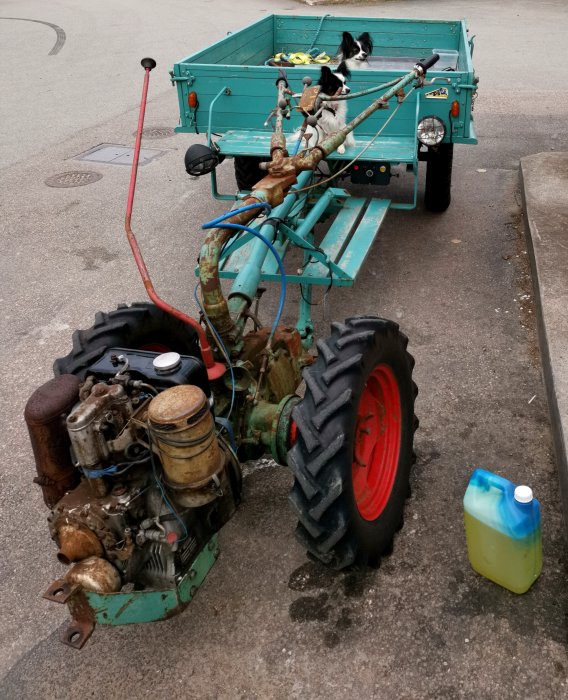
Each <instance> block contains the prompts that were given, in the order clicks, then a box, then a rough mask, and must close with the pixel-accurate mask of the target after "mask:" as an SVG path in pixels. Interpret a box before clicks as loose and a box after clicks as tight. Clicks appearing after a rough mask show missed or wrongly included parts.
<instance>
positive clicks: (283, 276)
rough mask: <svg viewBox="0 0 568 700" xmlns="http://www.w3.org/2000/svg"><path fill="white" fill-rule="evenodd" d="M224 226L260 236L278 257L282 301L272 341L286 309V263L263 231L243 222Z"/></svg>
mask: <svg viewBox="0 0 568 700" xmlns="http://www.w3.org/2000/svg"><path fill="white" fill-rule="evenodd" d="M223 228H232V229H235V231H246V232H247V233H250V234H251V235H253V236H255V238H259V239H260V240H261V241H262V242H263V243H264V244H265V245H266V246H267V247H268V248H269V250H270V252H271V253H272V254H273V255H274V257H275V258H276V263H277V264H278V269H279V270H280V280H281V287H280V301H279V303H278V310H277V312H276V316H275V317H274V322H273V324H272V329H271V331H270V336H269V339H268V340H269V341H270V340H272V338H273V336H274V334H275V333H276V329H277V328H278V324H279V323H280V318H281V316H282V312H283V311H284V303H285V301H286V270H285V269H284V263H283V262H282V258H281V257H280V255H279V254H278V251H277V250H276V248H275V247H274V246H273V245H272V243H271V242H270V241H269V240H268V239H267V238H265V237H264V236H263V235H262V233H259V232H258V231H255V230H254V229H253V228H250V227H249V226H242V225H241V224H223Z"/></svg>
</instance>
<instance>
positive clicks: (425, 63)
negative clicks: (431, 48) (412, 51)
mask: <svg viewBox="0 0 568 700" xmlns="http://www.w3.org/2000/svg"><path fill="white" fill-rule="evenodd" d="M439 60H440V54H439V53H433V54H432V55H431V56H430V57H429V58H423V59H422V60H421V61H418V63H417V64H416V65H417V66H419V67H420V68H422V71H423V72H424V73H426V71H427V70H428V69H429V68H432V66H433V65H434V64H435V63H438V61H439Z"/></svg>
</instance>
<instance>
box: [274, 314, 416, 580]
mask: <svg viewBox="0 0 568 700" xmlns="http://www.w3.org/2000/svg"><path fill="white" fill-rule="evenodd" d="M331 328H332V334H331V336H330V337H329V338H328V339H327V340H325V341H323V340H320V341H318V343H317V346H318V350H319V354H318V358H317V360H316V361H315V363H314V364H313V365H311V366H310V367H308V368H306V369H305V370H304V379H305V382H306V392H305V395H304V398H303V399H302V401H301V402H300V403H299V404H298V405H297V406H296V408H295V409H294V412H293V414H292V417H293V421H294V424H295V425H294V426H293V434H294V433H295V441H294V444H293V446H292V447H291V449H290V451H289V452H288V464H289V465H290V467H291V469H292V471H293V474H294V485H293V487H292V490H291V492H290V503H291V505H292V508H293V510H294V511H295V513H296V515H297V516H298V526H297V529H296V537H297V539H298V540H299V541H300V543H301V544H302V545H303V546H304V547H305V548H306V549H307V551H308V553H309V554H311V555H312V556H313V557H315V558H317V559H319V560H320V561H322V562H323V563H325V564H327V565H328V566H330V567H331V568H334V569H343V568H345V567H348V566H351V565H356V566H363V567H364V566H367V565H369V566H377V565H378V564H379V562H380V557H381V556H382V555H386V554H388V553H390V551H392V546H393V538H394V535H395V533H396V532H397V531H398V530H399V529H400V528H401V527H402V523H403V512H404V503H405V500H406V498H407V496H408V495H409V493H410V486H409V475H410V468H411V465H412V463H413V461H414V459H415V458H414V451H413V439H414V431H415V430H416V428H417V427H418V420H417V419H416V417H415V415H414V400H415V397H416V395H417V393H418V389H417V387H416V384H414V382H413V381H412V369H413V367H414V359H413V358H412V356H411V355H410V354H409V353H408V352H407V350H406V346H407V344H408V339H407V338H406V336H405V335H404V334H403V333H401V332H400V330H399V328H398V325H397V324H396V323H394V322H392V321H387V320H385V319H382V318H378V317H375V316H362V317H355V318H350V319H347V321H346V322H345V324H342V323H333V324H332V326H331ZM363 464H366V466H362V465H363Z"/></svg>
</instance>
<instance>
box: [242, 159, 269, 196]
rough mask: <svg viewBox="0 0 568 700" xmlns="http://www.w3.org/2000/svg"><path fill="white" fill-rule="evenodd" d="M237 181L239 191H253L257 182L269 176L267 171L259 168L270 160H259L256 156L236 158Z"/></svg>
mask: <svg viewBox="0 0 568 700" xmlns="http://www.w3.org/2000/svg"><path fill="white" fill-rule="evenodd" d="M234 160H235V179H236V181H237V187H238V188H239V191H242V190H252V189H253V188H254V186H255V185H256V183H257V182H259V181H260V180H262V178H263V177H266V175H267V174H268V173H267V172H266V170H261V169H260V168H259V167H258V166H259V164H260V163H264V162H266V161H267V160H269V159H268V158H257V157H256V156H235V159H234Z"/></svg>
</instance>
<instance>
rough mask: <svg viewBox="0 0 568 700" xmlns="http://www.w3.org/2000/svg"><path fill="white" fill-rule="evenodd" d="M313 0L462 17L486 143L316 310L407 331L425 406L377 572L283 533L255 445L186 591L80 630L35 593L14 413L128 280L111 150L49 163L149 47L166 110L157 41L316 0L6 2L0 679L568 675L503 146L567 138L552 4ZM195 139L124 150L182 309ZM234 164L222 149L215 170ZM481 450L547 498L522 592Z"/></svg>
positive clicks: (510, 163)
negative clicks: (471, 556) (240, 488)
mask: <svg viewBox="0 0 568 700" xmlns="http://www.w3.org/2000/svg"><path fill="white" fill-rule="evenodd" d="M328 11H329V12H332V13H333V14H339V15H341V14H343V15H346V14H356V15H361V16H365V15H373V16H403V17H404V16H410V17H432V18H435V17H442V18H448V19H455V18H459V17H466V18H467V19H468V21H469V25H470V27H471V30H472V33H474V34H476V35H477V39H476V51H475V65H476V69H477V72H478V74H479V76H480V78H481V84H480V97H479V99H478V101H477V104H476V112H475V114H476V128H477V132H478V136H479V140H480V143H479V146H477V147H461V148H457V149H456V158H455V166H454V189H453V203H452V206H451V208H450V210H449V211H448V212H447V213H446V214H444V215H442V216H434V215H431V214H428V213H426V212H425V211H424V210H423V207H422V205H421V204H420V206H419V208H418V211H415V212H393V213H391V214H389V216H388V218H387V221H386V223H385V226H384V232H383V233H381V239H380V241H379V243H378V245H377V246H376V247H375V249H374V250H373V252H372V254H371V255H370V257H369V259H368V261H367V263H366V267H365V270H364V272H363V274H362V277H361V280H360V283H358V285H357V286H356V287H355V288H354V289H353V290H351V291H340V292H334V293H333V294H332V295H331V299H330V303H329V304H327V306H326V308H325V310H324V309H322V308H321V307H318V310H317V312H316V330H317V333H318V334H319V335H325V334H326V332H327V330H326V329H327V327H328V324H329V321H331V320H334V319H335V320H338V319H339V320H340V319H343V318H345V317H347V316H349V315H350V314H357V313H379V314H382V315H385V316H387V317H390V318H394V319H395V320H397V321H398V322H399V323H400V324H401V326H402V328H403V330H404V331H405V332H406V333H407V334H408V336H409V337H410V347H409V349H410V350H411V352H412V353H413V354H414V356H415V357H416V369H415V377H416V381H417V383H418V385H419V387H420V395H419V399H418V403H417V413H418V414H419V416H420V420H421V427H420V430H419V432H418V433H417V438H416V442H417V452H418V463H417V465H416V469H415V471H414V474H413V478H412V484H413V496H412V498H411V499H410V500H409V502H408V504H407V509H406V524H405V527H404V529H403V530H402V531H401V533H400V534H399V535H398V536H397V539H396V542H395V549H394V552H393V554H392V555H391V556H390V557H389V558H388V559H386V560H385V561H384V562H383V565H382V566H381V568H380V569H379V570H377V571H374V572H372V573H369V574H367V575H365V576H360V575H359V576H358V575H354V574H348V573H347V574H345V573H343V574H331V573H329V572H327V571H326V570H324V569H322V568H320V567H318V566H316V565H314V564H312V563H308V562H307V560H306V558H305V555H304V553H303V551H302V550H301V548H300V547H299V546H298V544H297V543H296V542H295V540H294V538H293V536H292V532H293V526H294V521H293V517H292V515H291V513H290V511H289V508H288V505H287V492H288V489H289V486H290V483H291V479H290V475H289V474H288V472H287V470H285V469H281V468H272V467H270V464H269V463H266V462H262V463H260V464H259V465H257V466H256V468H255V467H253V468H252V469H251V470H250V472H249V475H248V476H247V478H246V481H245V499H244V502H243V505H242V507H241V509H240V510H239V512H238V513H237V515H236V516H235V517H234V518H233V520H232V521H231V522H230V523H229V524H228V525H227V526H226V527H225V529H224V530H223V532H222V533H221V546H222V555H221V557H220V559H219V561H218V563H217V565H216V566H215V567H214V568H213V570H212V572H211V574H210V575H209V577H208V579H207V581H206V584H205V585H204V587H203V588H202V589H201V591H200V592H199V594H198V597H197V598H196V600H195V602H194V603H193V604H192V605H191V606H190V608H189V609H188V610H187V611H186V612H185V613H184V614H183V615H181V616H179V617H177V618H175V619H172V620H170V621H168V622H164V623H158V624H155V625H146V626H136V627H122V628H114V629H112V628H109V629H103V628H98V629H97V630H96V631H95V633H94V635H93V637H92V639H91V641H90V642H89V645H88V646H87V647H86V648H85V649H84V650H83V651H82V652H80V653H77V652H75V651H73V650H71V649H69V648H67V647H65V646H63V645H61V644H60V643H59V642H58V640H57V639H58V635H59V632H60V630H61V629H63V625H64V624H65V621H66V612H65V611H64V610H63V609H62V608H60V607H59V606H55V605H52V604H51V605H50V604H48V603H47V602H46V601H44V600H42V598H41V594H42V592H43V591H44V590H45V589H46V588H47V586H48V584H49V583H50V582H51V581H52V580H53V579H54V578H55V577H57V576H58V575H60V573H61V568H60V565H59V564H58V562H57V561H56V559H55V548H54V545H53V543H52V542H51V541H50V539H49V534H48V530H47V525H46V521H45V518H46V515H47V512H46V510H45V508H44V506H43V502H42V500H41V497H40V493H39V489H38V488H37V487H34V486H33V485H32V483H31V482H32V478H33V475H34V466H33V460H32V455H31V450H30V448H29V444H28V440H27V435H26V432H25V427H24V423H23V419H22V412H23V407H24V404H25V402H26V400H27V398H28V396H29V395H30V393H31V392H32V391H33V389H34V388H35V387H36V386H38V385H39V384H41V383H43V382H44V381H45V380H47V379H48V378H49V377H50V376H51V364H52V361H53V359H54V358H56V357H58V356H61V355H63V354H65V353H67V352H68V349H69V347H70V336H71V332H72V330H73V329H75V328H80V327H82V328H85V327H88V326H90V325H91V323H92V319H93V316H94V313H95V311H97V310H99V309H103V310H109V309H111V308H114V307H115V306H116V304H117V303H120V302H125V301H135V300H140V299H143V298H144V290H143V287H142V284H141V282H140V280H139V279H138V277H137V274H136V273H135V269H134V265H133V263H132V261H131V259H130V255H129V249H128V246H127V243H126V240H125V238H124V235H123V233H122V217H123V210H124V209H123V207H124V200H125V195H126V191H127V186H128V177H129V172H128V169H127V168H123V167H119V166H113V165H103V164H96V165H94V164H93V165H89V166H86V169H90V170H94V171H97V172H99V173H101V174H102V175H103V177H102V179H101V180H99V181H98V182H96V183H94V184H91V185H89V186H86V187H79V188H72V189H55V188H49V187H46V186H45V184H44V181H45V179H46V178H47V177H49V176H52V175H56V174H58V173H62V172H65V171H67V170H76V169H83V168H82V167H81V166H82V165H84V164H81V163H79V162H78V161H75V160H73V158H74V156H76V155H77V154H79V153H81V152H84V151H86V150H88V149H90V148H92V147H94V146H96V145H98V144H100V143H115V144H127V145H128V144H131V143H132V141H133V137H132V134H133V132H134V129H135V126H136V121H137V100H138V96H139V92H140V87H141V78H142V71H141V69H140V67H139V63H138V62H139V59H140V58H141V57H142V56H143V55H152V56H154V57H155V58H156V59H157V61H158V69H157V70H156V71H155V72H154V74H153V76H152V85H151V99H150V103H149V105H148V111H147V125H148V126H156V127H163V126H174V125H175V124H176V122H177V104H176V97H175V91H174V90H173V88H171V87H170V86H169V80H168V74H167V71H168V70H169V68H171V64H172V63H173V62H174V61H175V60H178V59H180V58H181V57H182V56H183V55H187V54H188V53H190V52H192V51H194V50H196V49H198V48H201V47H204V46H206V45H207V44H208V43H210V42H212V41H214V40H216V39H218V38H220V37H222V36H224V35H225V33H226V32H227V31H229V30H234V29H236V28H238V27H240V26H242V25H243V24H245V23H247V22H248V21H251V20H253V19H256V18H258V17H260V16H261V15H262V14H266V13H271V12H279V13H288V14H298V13H304V14H315V11H314V10H310V9H309V8H306V7H305V6H303V5H298V4H296V3H295V2H293V1H292V0H288V1H287V2H286V1H281V0H241V2H240V3H239V5H238V7H237V6H236V5H235V3H231V2H229V1H228V0H211V1H210V2H207V1H205V0H192V2H191V3H188V2H182V1H181V0H165V1H164V2H162V3H152V2H149V1H148V0H138V1H137V2H134V0H125V1H123V2H121V3H116V2H111V1H109V0H100V1H99V2H97V3H91V4H84V3H78V2H72V1H71V0H68V1H67V2H62V1H60V0H53V2H50V3H49V4H46V3H41V2H39V1H37V0H34V1H29V0H28V1H26V0H23V1H21V2H20V1H18V2H16V1H15V0H13V1H12V2H8V1H6V0H0V59H1V61H2V99H1V100H0V110H1V111H0V124H1V127H0V129H1V133H2V149H1V153H0V159H1V160H0V165H1V167H2V169H1V170H0V178H1V183H0V192H1V195H0V227H1V236H2V238H1V241H2V253H3V254H2V258H1V259H0V272H1V276H0V279H1V288H0V290H1V291H0V297H1V301H2V302H3V306H2V309H3V313H2V316H1V317H0V337H1V338H2V343H1V346H0V353H1V355H0V359H1V362H0V372H1V379H2V384H1V386H2V392H1V393H0V421H1V427H0V450H1V455H2V457H1V459H2V467H1V469H0V515H1V522H2V543H3V547H2V557H1V559H0V581H1V587H2V596H1V600H0V614H1V616H2V625H1V628H0V629H1V631H0V673H1V674H3V678H2V680H1V681H0V696H1V697H7V698H40V697H41V698H56V697H70V696H71V695H74V696H79V697H85V696H87V697H88V696H100V697H103V696H106V697H117V696H122V697H144V696H153V697H170V698H176V697H180V698H181V697H184V698H187V697H196V698H197V697H199V698H204V697H207V698H209V697H210V698H217V697H222V698H225V697H226V698H234V697H242V698H254V697H262V698H265V697H277V698H285V697H302V698H306V697H310V698H311V697H323V696H327V697H351V696H354V695H360V696H362V697H375V698H408V699H412V700H413V699H414V698H436V699H438V698H459V697H468V698H469V697H472V698H480V699H483V698H487V699H489V698H495V697H499V698H517V697H530V698H561V697H568V690H567V686H566V683H567V681H566V675H567V668H568V660H567V658H566V613H567V612H568V600H567V594H566V573H567V572H566V556H565V546H564V542H563V539H562V527H561V512H560V502H559V493H558V486H557V475H556V472H555V465H554V461H553V457H552V452H551V439H550V430H549V420H548V413H547V406H546V399H545V393H544V389H543V386H542V381H541V368H540V360H539V355H538V347H537V345H536V334H535V327H534V320H533V309H532V304H531V296H532V288H531V281H530V278H529V277H528V267H527V264H526V246H525V239H524V231H523V226H522V216H521V211H520V198H519V192H518V188H519V175H518V164H519V158H520V157H522V156H524V155H527V154H530V153H537V152H539V151H545V150H549V149H551V148H555V149H558V150H567V149H568V137H567V134H566V127H565V125H566V119H567V117H568V114H567V113H568V94H567V91H566V90H565V89H561V88H562V87H563V86H564V84H565V81H564V80H563V78H564V76H563V74H562V72H561V71H562V69H563V68H564V64H565V61H564V58H565V56H564V53H565V27H566V26H567V20H568V12H567V9H566V6H565V3H564V2H563V1H562V0H556V1H552V2H547V3H546V4H536V3H533V2H528V1H527V0H519V2H515V3H502V4H501V5H496V3H494V2H493V0H488V1H476V0H470V1H469V2H467V3H466V2H451V1H450V2H443V1H436V0H432V1H431V2H429V3H419V2H415V1H408V2H397V1H393V2H388V3H385V4H374V5H373V6H361V5H355V6H337V5H335V6H333V7H330V8H327V7H324V6H320V7H318V8H317V13H318V14H321V13H324V12H328ZM6 18H27V19H35V20H41V21H43V22H48V23H51V24H53V25H57V26H58V27H60V28H61V29H62V30H63V31H64V32H65V42H64V43H63V45H62V46H60V48H59V50H58V52H57V53H51V55H49V54H50V52H52V51H53V49H54V46H55V44H56V42H58V41H59V43H61V39H62V36H61V32H60V31H59V32H57V31H56V29H54V28H53V27H51V26H48V25H43V24H38V23H32V22H26V21H22V19H19V20H16V19H6ZM559 88H560V89H559ZM191 140H192V139H190V138H188V137H184V136H175V137H170V138H164V139H161V140H154V141H152V142H151V143H148V144H147V145H148V146H149V147H152V148H157V149H159V150H162V151H164V153H163V155H162V156H161V157H160V158H158V159H156V160H154V161H153V162H152V163H151V164H149V165H147V166H145V167H143V168H141V170H140V180H139V190H138V196H137V209H136V212H135V220H134V225H135V227H136V230H137V231H138V232H139V236H140V242H141V245H142V246H143V250H144V253H145V255H146V256H147V259H148V262H149V266H150V269H151V272H152V274H153V277H154V278H155V282H156V286H157V288H158V290H159V292H160V293H161V294H162V295H163V296H164V297H165V298H167V299H168V300H170V301H172V303H174V304H176V305H179V306H181V307H182V308H188V309H191V310H193V311H194V310H195V309H194V306H193V303H192V300H191V295H190V288H191V285H190V281H191V279H192V268H193V265H194V261H195V259H196V255H197V250H198V248H199V244H200V240H201V233H200V231H199V227H198V225H197V224H198V222H201V221H204V220H206V219H208V218H210V217H211V215H212V214H215V213H220V212H221V211H222V210H223V208H222V206H221V205H220V204H219V203H215V204H213V203H211V201H210V198H209V194H208V183H207V182H203V181H195V180H189V179H188V177H187V176H186V175H185V173H184V171H183V166H182V157H183V152H184V150H185V148H186V147H187V145H188V143H189V142H190V141H191ZM231 178H232V175H231V172H230V164H227V165H224V166H222V171H221V180H222V183H223V184H224V185H225V187H227V188H229V187H232V185H231V182H232V179H231ZM397 187H398V188H399V189H402V190H404V188H405V184H404V183H400V184H399V185H397ZM293 298H294V297H293V295H292V299H293ZM269 303H271V302H269ZM265 314H266V316H267V317H269V309H267V310H266V312H265ZM287 314H288V318H289V319H290V320H291V319H292V318H293V314H294V305H293V304H289V305H288V307H287ZM324 316H325V317H324ZM535 395H536V398H534V399H533V400H532V401H531V402H530V403H529V400H530V399H531V398H532V397H533V396H535ZM475 466H483V467H486V468H488V469H492V470H495V471H498V472H499V473H502V474H504V475H506V476H508V477H509V478H511V479H512V480H514V481H517V482H525V483H529V484H531V485H532V486H533V488H534V490H535V492H536V494H537V496H538V497H539V498H540V499H541V502H542V505H543V517H544V521H543V522H544V524H543V537H544V550H545V558H544V569H543V574H542V576H541V578H540V579H539V581H538V582H537V583H536V584H535V586H534V587H533V588H532V589H531V591H530V592H529V593H528V594H526V595H524V596H522V597H516V596H514V595H513V594H509V593H507V592H506V591H503V590H501V589H499V588H497V587H496V586H493V585H492V584H490V583H489V582H486V581H484V580H481V579H480V578H479V577H477V576H476V575H475V574H474V573H473V572H472V571H471V569H470V568H469V565H468V562H467V557H466V552H465V542H464V535H463V526H462V521H461V518H462V505H461V499H462V496H463V492H464V489H465V486H466V483H467V480H468V478H469V475H470V473H471V471H472V469H473V468H474V467H475Z"/></svg>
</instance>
